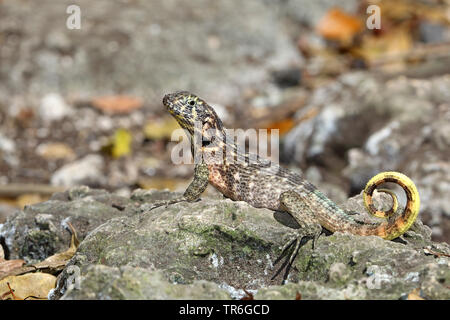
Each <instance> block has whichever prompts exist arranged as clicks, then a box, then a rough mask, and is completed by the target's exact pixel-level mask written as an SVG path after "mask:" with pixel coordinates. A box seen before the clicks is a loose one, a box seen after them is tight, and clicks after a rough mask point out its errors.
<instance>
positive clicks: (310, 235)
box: [271, 226, 322, 284]
mask: <svg viewBox="0 0 450 320" xmlns="http://www.w3.org/2000/svg"><path fill="white" fill-rule="evenodd" d="M319 227H320V226H319ZM321 234H322V228H321V227H320V230H317V229H316V228H313V230H310V231H309V232H305V230H304V229H299V230H298V231H297V232H296V233H295V235H294V236H293V237H292V238H291V239H289V240H288V241H287V242H286V244H285V245H284V246H283V249H282V251H281V254H280V256H279V257H278V258H277V259H276V260H275V262H274V263H273V266H274V267H275V266H276V265H277V264H278V263H279V262H280V261H281V260H282V259H283V258H284V257H286V259H285V260H284V262H283V263H282V265H281V266H280V268H278V270H277V271H276V272H275V274H274V275H273V276H272V278H271V280H273V279H275V278H276V277H277V276H278V275H279V274H280V273H281V271H282V270H283V269H285V271H284V275H283V281H282V283H281V284H285V283H286V280H287V277H288V275H289V272H290V271H291V268H292V264H293V263H294V261H295V258H296V257H297V255H298V252H299V250H300V248H301V247H303V246H304V245H305V244H306V243H308V241H309V240H312V241H313V242H312V249H313V250H314V247H315V244H316V241H317V239H318V238H319V236H320V235H321Z"/></svg>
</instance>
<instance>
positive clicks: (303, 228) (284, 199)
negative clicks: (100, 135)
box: [272, 191, 322, 283]
mask: <svg viewBox="0 0 450 320" xmlns="http://www.w3.org/2000/svg"><path fill="white" fill-rule="evenodd" d="M308 203H309V202H308V201H307V197H305V196H301V195H300V194H298V193H297V192H295V191H286V192H283V193H282V194H281V195H280V204H281V208H282V209H284V210H285V211H287V212H288V213H289V214H290V215H291V216H292V217H293V218H294V219H295V221H296V222H297V223H298V224H299V225H300V228H299V229H297V230H296V232H295V234H294V237H293V238H291V239H290V240H289V241H287V242H286V244H285V245H284V247H283V249H282V252H281V254H280V256H279V257H278V258H277V259H276V260H275V262H274V265H276V264H277V263H278V262H280V260H281V259H282V258H283V257H284V256H285V255H286V254H287V255H288V256H287V258H286V260H285V262H284V263H283V264H282V265H281V267H280V268H279V269H278V270H277V272H276V273H275V274H274V276H273V277H272V280H273V279H274V278H275V277H276V276H277V275H278V274H279V273H280V272H281V270H283V269H284V268H286V270H285V273H284V276H283V283H284V282H285V281H286V279H287V276H288V275H289V271H290V269H291V266H292V264H293V263H294V261H295V258H296V257H297V254H298V251H299V250H300V248H301V247H302V246H303V245H304V244H306V243H307V242H308V241H309V240H311V239H312V240H313V249H314V245H315V242H316V240H317V239H318V238H319V236H320V234H321V233H322V226H321V225H320V224H319V222H318V220H317V218H316V217H315V213H314V211H313V210H312V208H311V207H310V206H309V204H308ZM292 248H293V250H291V249H292ZM289 251H290V253H289V254H288V252H289Z"/></svg>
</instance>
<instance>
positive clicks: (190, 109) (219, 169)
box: [154, 91, 420, 280]
mask: <svg viewBox="0 0 450 320" xmlns="http://www.w3.org/2000/svg"><path fill="white" fill-rule="evenodd" d="M163 104H164V105H165V107H166V108H167V110H168V111H169V112H170V114H171V115H172V116H174V117H175V119H176V120H177V121H178V123H179V124H180V126H181V127H182V128H184V129H185V130H186V131H187V132H188V135H189V136H190V138H191V142H192V144H191V146H192V151H193V152H194V151H201V155H203V157H202V158H201V159H200V162H199V163H196V167H195V172H194V180H193V181H192V182H191V184H190V185H189V187H188V188H187V189H186V191H185V193H184V195H183V197H181V198H179V199H175V200H171V201H168V202H164V203H160V204H156V205H154V207H157V206H160V205H167V204H171V203H176V202H180V201H195V200H197V199H199V197H200V195H201V194H202V192H203V191H204V190H205V189H206V187H207V185H208V183H211V184H212V185H213V186H214V187H215V188H216V189H217V190H219V191H220V192H221V193H222V194H223V195H224V196H226V197H228V198H230V199H232V200H241V201H246V202H247V203H249V204H250V205H252V206H254V207H257V208H268V209H271V210H274V211H287V212H288V213H290V214H291V215H292V216H293V218H294V219H295V220H296V221H297V222H298V224H299V225H300V229H298V231H297V233H296V235H295V236H294V237H293V239H291V240H290V241H288V242H287V244H286V245H285V246H284V248H283V253H282V254H281V256H280V257H279V258H278V259H277V261H276V262H275V264H276V263H278V261H280V259H281V258H282V257H283V256H284V255H286V254H288V253H289V251H290V253H289V254H288V257H287V258H286V261H285V262H284V263H283V265H282V266H281V268H280V269H279V270H278V271H277V272H276V274H275V275H274V277H275V276H277V275H278V273H279V272H281V270H282V269H283V268H284V267H286V271H285V274H284V277H283V279H284V280H285V279H286V278H287V275H288V273H289V269H290V267H291V265H292V263H293V261H294V259H295V257H296V255H297V253H298V250H299V248H300V246H301V245H302V244H303V243H304V241H302V240H304V239H306V240H307V239H313V245H314V243H315V240H317V238H318V237H319V235H320V234H321V232H322V228H325V229H327V230H329V231H331V232H335V231H341V232H348V233H352V234H357V235H362V236H368V235H376V236H380V237H382V238H384V239H388V240H391V239H394V238H396V237H399V236H400V235H402V234H403V233H404V232H406V230H408V229H409V228H410V227H411V225H412V224H413V223H414V221H415V219H416V217H417V214H418V212H419V205H420V200H419V194H418V191H417V188H416V187H415V185H414V183H413V182H412V181H411V180H410V179H409V178H408V177H406V176H405V175H403V174H401V173H398V172H383V173H380V174H378V175H376V176H375V177H373V178H372V179H371V180H370V181H369V182H368V183H367V186H366V188H365V190H364V203H365V205H366V208H367V210H368V211H369V213H371V214H373V215H375V216H377V217H382V218H386V219H383V221H380V222H377V223H367V222H362V221H359V220H357V219H356V218H355V217H354V216H355V215H356V214H357V213H355V212H349V211H346V210H343V209H341V208H339V207H338V206H337V205H336V204H335V203H334V202H333V201H331V200H330V199H328V198H327V197H326V196H325V195H324V194H323V193H321V192H320V191H319V190H318V189H317V188H316V187H315V186H314V185H312V184H311V183H310V182H308V181H306V180H305V179H304V178H303V177H302V176H301V175H299V174H297V173H294V172H291V171H289V170H287V169H285V168H283V167H280V166H278V165H277V164H274V163H271V162H269V161H268V160H265V159H261V158H258V157H257V156H256V155H254V154H243V153H240V152H239V151H238V148H237V146H236V145H235V144H234V143H230V142H228V141H226V140H225V139H224V137H225V135H226V132H225V128H224V127H223V125H222V121H221V120H220V119H219V117H218V116H217V114H216V112H215V111H214V109H213V108H212V107H211V106H209V105H208V104H207V103H206V102H205V101H204V100H202V99H200V98H199V97H197V96H195V95H193V94H191V93H189V92H186V91H182V92H176V93H173V94H167V95H166V96H165V97H164V99H163ZM196 124H197V125H196ZM198 124H199V125H198ZM196 136H197V137H199V138H200V139H201V140H200V141H202V143H201V144H198V146H199V147H194V146H195V145H196V144H195V143H194V142H195V138H196ZM199 149H200V150H199ZM220 151H221V152H222V154H220V153H218V152H220ZM217 154H219V156H218V158H214V159H215V161H212V160H214V159H212V158H213V157H214V156H216V157H217ZM226 155H231V157H232V159H231V160H232V161H230V158H227V157H226ZM217 159H220V160H221V161H217ZM250 159H257V160H256V161H250ZM384 182H393V183H396V184H398V185H400V186H401V187H402V188H403V190H404V191H405V193H406V196H407V203H406V207H405V210H404V211H403V213H402V214H401V215H396V216H393V214H394V213H395V211H396V210H397V198H396V196H395V194H394V193H393V192H392V191H390V190H385V189H380V190H379V191H381V192H385V193H387V194H389V195H391V197H392V199H393V207H392V208H391V209H390V210H389V211H387V212H382V211H378V210H377V209H376V208H375V206H374V204H373V202H372V194H373V191H374V190H375V189H376V188H377V186H379V185H381V184H382V183H384Z"/></svg>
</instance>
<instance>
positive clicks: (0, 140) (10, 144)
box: [0, 133, 16, 153]
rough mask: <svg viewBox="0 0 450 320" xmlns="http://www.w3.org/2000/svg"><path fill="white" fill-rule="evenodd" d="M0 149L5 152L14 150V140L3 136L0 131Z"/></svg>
mask: <svg viewBox="0 0 450 320" xmlns="http://www.w3.org/2000/svg"><path fill="white" fill-rule="evenodd" d="M0 151H1V152H5V153H13V152H15V151H16V144H15V143H14V141H13V140H11V139H9V138H8V137H5V136H4V135H3V134H2V133H0Z"/></svg>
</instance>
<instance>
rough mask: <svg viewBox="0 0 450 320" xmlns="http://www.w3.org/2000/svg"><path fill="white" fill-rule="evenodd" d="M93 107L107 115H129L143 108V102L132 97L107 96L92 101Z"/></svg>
mask: <svg viewBox="0 0 450 320" xmlns="http://www.w3.org/2000/svg"><path fill="white" fill-rule="evenodd" d="M91 103H92V105H93V106H94V107H95V108H97V109H100V110H101V111H103V112H106V113H112V114H118V113H129V112H131V111H133V110H136V109H139V108H141V107H142V100H140V99H138V98H134V97H130V96H107V97H98V98H95V99H93V100H92V102H91Z"/></svg>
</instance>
